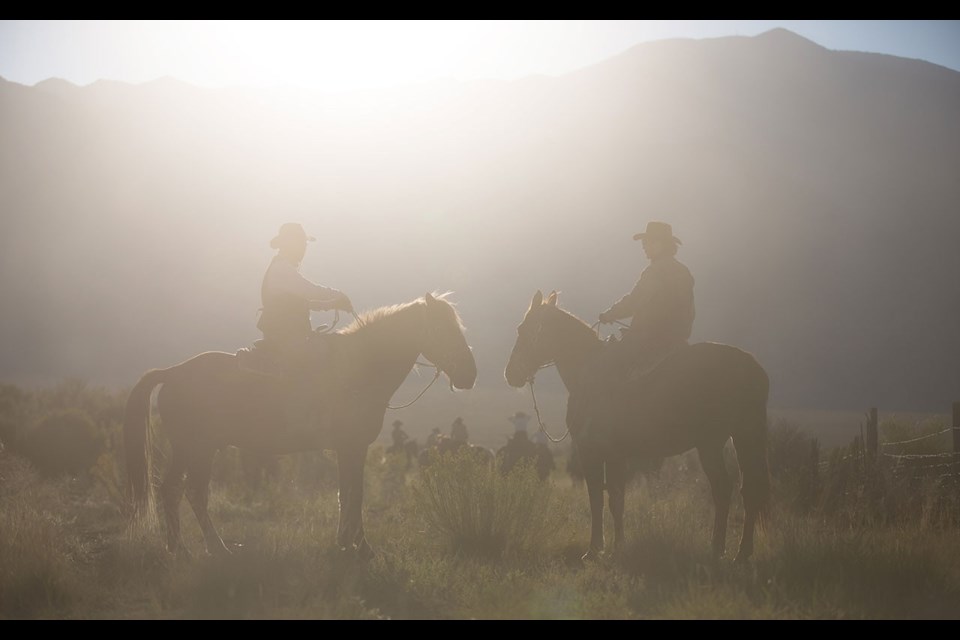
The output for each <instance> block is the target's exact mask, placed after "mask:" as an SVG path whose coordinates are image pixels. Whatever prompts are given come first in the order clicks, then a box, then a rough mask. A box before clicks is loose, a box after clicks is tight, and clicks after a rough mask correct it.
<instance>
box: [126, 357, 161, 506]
mask: <svg viewBox="0 0 960 640" xmlns="http://www.w3.org/2000/svg"><path fill="white" fill-rule="evenodd" d="M168 371H170V370H169V369H153V370H151V371H148V372H147V373H145V374H143V377H142V378H140V381H139V382H137V384H136V385H134V387H133V389H132V390H131V391H130V396H129V397H128V398H127V406H126V409H125V411H124V416H123V444H124V450H125V453H126V458H127V487H128V490H129V493H130V497H131V499H132V501H133V515H134V517H135V518H144V517H146V518H152V517H153V515H152V514H153V513H154V510H153V505H152V498H151V496H152V492H151V491H150V429H149V422H150V396H151V394H152V393H153V388H154V387H156V386H157V385H158V384H161V383H162V382H165V381H166V374H167V372H168Z"/></svg>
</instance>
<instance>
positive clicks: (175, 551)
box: [167, 544, 193, 560]
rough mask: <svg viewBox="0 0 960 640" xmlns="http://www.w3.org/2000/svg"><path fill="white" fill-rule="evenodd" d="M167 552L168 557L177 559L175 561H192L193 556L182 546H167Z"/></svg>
mask: <svg viewBox="0 0 960 640" xmlns="http://www.w3.org/2000/svg"><path fill="white" fill-rule="evenodd" d="M167 551H168V552H169V553H170V555H172V556H173V557H174V558H177V559H179V560H192V559H193V554H192V553H190V551H189V550H188V549H187V548H186V547H185V546H183V545H182V544H181V545H179V546H176V547H169V546H168V547H167Z"/></svg>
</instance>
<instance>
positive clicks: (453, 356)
mask: <svg viewBox="0 0 960 640" xmlns="http://www.w3.org/2000/svg"><path fill="white" fill-rule="evenodd" d="M423 299H424V302H425V303H426V305H425V307H426V321H425V329H426V331H425V334H424V340H423V345H422V346H421V348H420V352H421V353H422V354H423V357H424V358H426V359H427V360H429V361H430V362H432V363H433V364H435V365H437V367H438V368H439V369H440V370H441V371H443V372H444V373H445V374H447V377H449V378H450V383H451V384H453V386H455V387H456V388H457V389H470V388H472V387H473V384H474V382H476V381H477V362H476V360H474V359H473V352H472V351H471V350H470V346H469V345H467V339H466V338H465V337H464V336H463V325H462V324H461V323H460V316H458V315H457V312H456V310H455V309H454V308H453V306H452V305H451V304H450V303H449V302H447V301H446V300H444V299H443V298H442V297H441V298H435V297H434V296H432V295H430V294H429V293H428V294H426V295H425V296H424V298H423Z"/></svg>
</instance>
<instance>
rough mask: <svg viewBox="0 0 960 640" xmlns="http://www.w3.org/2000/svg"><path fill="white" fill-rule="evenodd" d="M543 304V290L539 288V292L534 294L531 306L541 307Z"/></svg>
mask: <svg viewBox="0 0 960 640" xmlns="http://www.w3.org/2000/svg"><path fill="white" fill-rule="evenodd" d="M541 304H543V292H542V291H540V289H537V292H536V293H535V294H533V300H531V301H530V308H531V309H533V308H534V307H539V306H540V305H541Z"/></svg>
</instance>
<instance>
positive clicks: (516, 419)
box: [497, 411, 537, 473]
mask: <svg viewBox="0 0 960 640" xmlns="http://www.w3.org/2000/svg"><path fill="white" fill-rule="evenodd" d="M507 420H508V421H509V422H510V423H511V424H513V435H512V436H511V437H510V438H509V439H508V440H507V444H505V445H504V446H503V447H501V448H500V451H498V452H497V457H498V459H499V461H500V471H502V472H503V473H510V471H512V470H513V468H514V467H515V466H517V464H518V463H520V462H521V461H522V460H534V459H536V457H537V447H536V445H535V444H533V442H532V441H531V440H530V437H529V436H528V435H527V423H528V422H530V416H529V415H527V414H526V413H524V412H523V411H517V412H516V413H514V414H513V415H512V416H510V417H508V418H507Z"/></svg>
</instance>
